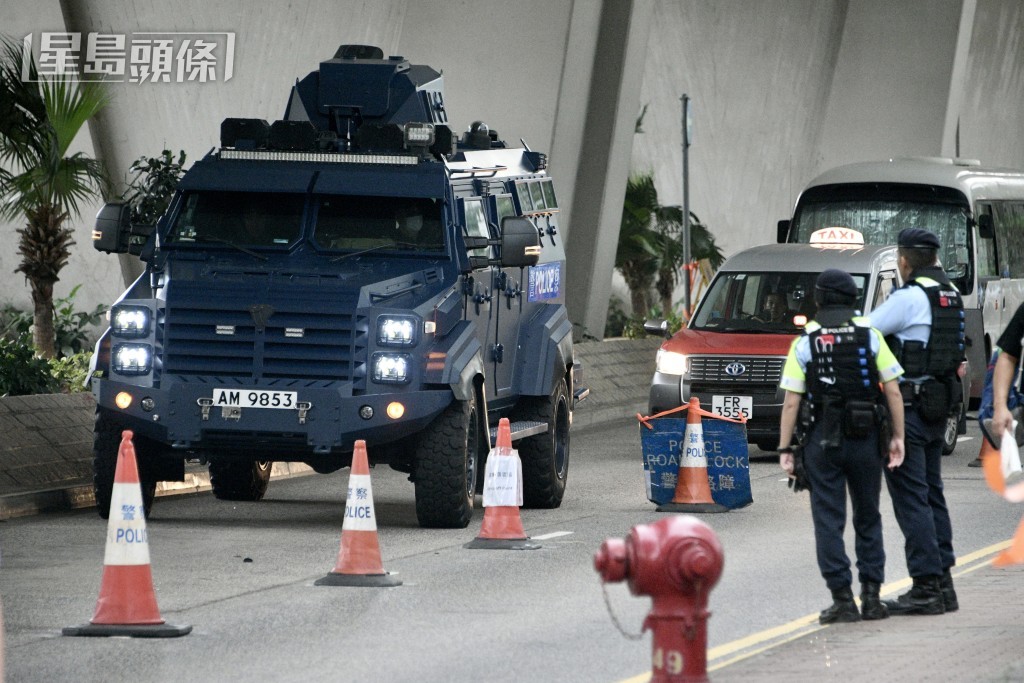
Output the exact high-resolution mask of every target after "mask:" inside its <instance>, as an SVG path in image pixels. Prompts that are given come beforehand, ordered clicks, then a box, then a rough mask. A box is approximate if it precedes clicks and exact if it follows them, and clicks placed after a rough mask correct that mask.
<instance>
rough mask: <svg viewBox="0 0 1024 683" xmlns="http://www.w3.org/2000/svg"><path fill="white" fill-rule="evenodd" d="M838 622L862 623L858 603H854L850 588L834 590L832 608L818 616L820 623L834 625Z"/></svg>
mask: <svg viewBox="0 0 1024 683" xmlns="http://www.w3.org/2000/svg"><path fill="white" fill-rule="evenodd" d="M837 621H841V622H849V621H860V612H858V611H857V603H855V602H854V601H853V591H852V590H850V587H849V586H845V587H843V588H834V589H833V590H832V606H831V607H829V608H827V609H825V610H823V611H822V612H821V614H819V615H818V623H821V624H834V623H836V622H837Z"/></svg>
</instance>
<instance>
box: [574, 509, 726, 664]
mask: <svg viewBox="0 0 1024 683" xmlns="http://www.w3.org/2000/svg"><path fill="white" fill-rule="evenodd" d="M722 565H723V554H722V544H721V543H719V541H718V537H717V536H716V535H715V532H714V531H712V530H711V527H709V526H708V525H707V524H705V523H704V522H701V521H700V520H699V519H697V518H696V517H691V516H689V515H672V516H671V517H665V518H664V519H662V520H660V521H658V522H655V523H654V524H642V525H640V526H636V527H633V529H632V531H630V533H629V536H627V537H626V538H625V539H619V538H609V539H608V540H606V541H605V542H604V543H602V544H601V549H600V550H598V551H597V553H596V554H595V555H594V569H596V570H597V573H598V574H600V575H601V578H602V579H603V580H604V581H608V582H618V581H622V580H623V579H626V580H628V585H629V590H630V592H631V593H633V595H649V596H651V601H652V605H651V611H650V613H649V614H648V615H647V618H646V619H644V630H645V631H646V630H647V629H650V630H651V632H652V636H653V642H652V648H653V650H652V656H651V672H652V676H651V681H652V683H661V682H676V681H679V682H685V683H697V682H698V681H707V680H708V674H707V660H708V657H707V646H708V629H707V620H708V617H709V616H710V615H711V613H710V612H708V610H707V606H708V596H709V595H710V593H711V589H712V588H713V587H714V585H715V584H716V583H717V582H718V579H719V577H720V576H721V575H722Z"/></svg>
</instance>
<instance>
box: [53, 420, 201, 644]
mask: <svg viewBox="0 0 1024 683" xmlns="http://www.w3.org/2000/svg"><path fill="white" fill-rule="evenodd" d="M191 631H192V627H191V626H189V625H183V626H175V625H173V624H168V623H166V622H165V621H164V619H163V617H161V616H160V610H159V609H158V608H157V605H156V593H155V592H154V591H153V575H152V572H151V570H150V565H149V536H148V533H147V531H146V516H145V514H144V511H143V507H142V488H141V486H140V485H139V467H138V463H137V462H136V460H135V445H134V444H133V443H132V432H131V431H130V430H127V429H126V430H125V431H124V432H123V433H122V435H121V446H120V447H119V448H118V453H117V467H116V469H115V471H114V488H113V492H112V494H111V496H110V516H109V518H108V520H107V545H106V550H105V552H104V556H103V579H102V581H101V584H100V596H99V599H98V600H97V601H96V611H95V613H94V614H93V617H92V620H91V621H90V622H89V623H87V624H82V625H80V626H68V627H67V628H64V629H62V631H61V633H63V634H64V635H66V636H133V637H137V638H174V637H177V636H183V635H186V634H188V633H189V632H191Z"/></svg>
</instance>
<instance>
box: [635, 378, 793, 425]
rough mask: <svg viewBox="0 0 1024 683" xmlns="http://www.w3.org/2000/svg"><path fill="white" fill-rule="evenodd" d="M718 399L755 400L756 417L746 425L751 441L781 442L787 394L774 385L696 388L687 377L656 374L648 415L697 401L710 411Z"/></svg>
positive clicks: (652, 384) (707, 386)
mask: <svg viewBox="0 0 1024 683" xmlns="http://www.w3.org/2000/svg"><path fill="white" fill-rule="evenodd" d="M718 395H741V396H751V397H752V398H753V407H752V411H753V417H752V418H751V419H749V420H747V424H746V427H747V439H748V440H749V441H751V442H757V441H769V440H773V439H777V438H778V435H779V418H780V416H781V415H782V401H783V392H782V389H779V388H778V387H777V386H775V385H774V384H772V385H756V384H751V385H750V386H746V387H742V388H736V387H734V386H722V387H715V386H714V385H713V384H711V383H709V382H701V383H699V384H698V385H697V386H696V387H693V386H692V385H691V383H690V381H689V380H688V378H686V377H685V376H680V375H668V374H665V373H662V372H655V373H654V377H653V379H652V380H651V391H650V397H649V399H648V404H647V407H648V411H649V412H648V414H649V415H655V414H657V413H660V412H664V411H666V410H671V409H673V408H677V407H679V406H681V405H684V404H685V403H687V402H689V400H690V399H691V398H693V397H696V398H697V399H698V400H699V401H700V405H701V408H703V409H704V410H708V411H710V410H711V406H712V398H713V397H714V396H718Z"/></svg>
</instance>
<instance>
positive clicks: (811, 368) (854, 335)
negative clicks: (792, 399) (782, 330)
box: [807, 318, 881, 407]
mask: <svg viewBox="0 0 1024 683" xmlns="http://www.w3.org/2000/svg"><path fill="white" fill-rule="evenodd" d="M807 337H808V340H809V341H810V347H811V360H810V362H808V363H807V393H808V396H809V398H810V399H811V402H812V404H814V405H815V406H816V407H817V406H820V405H821V404H822V402H823V401H824V400H826V399H828V398H832V399H838V398H842V400H843V402H847V401H851V400H858V401H877V400H879V399H880V397H881V394H880V392H879V389H878V368H877V366H876V363H875V354H874V353H873V352H872V351H871V326H870V325H869V323H868V322H867V320H866V319H864V318H853V319H851V320H850V321H848V322H847V323H845V324H843V325H838V326H833V327H821V328H819V329H817V330H814V331H813V332H810V333H809V334H808V335H807Z"/></svg>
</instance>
